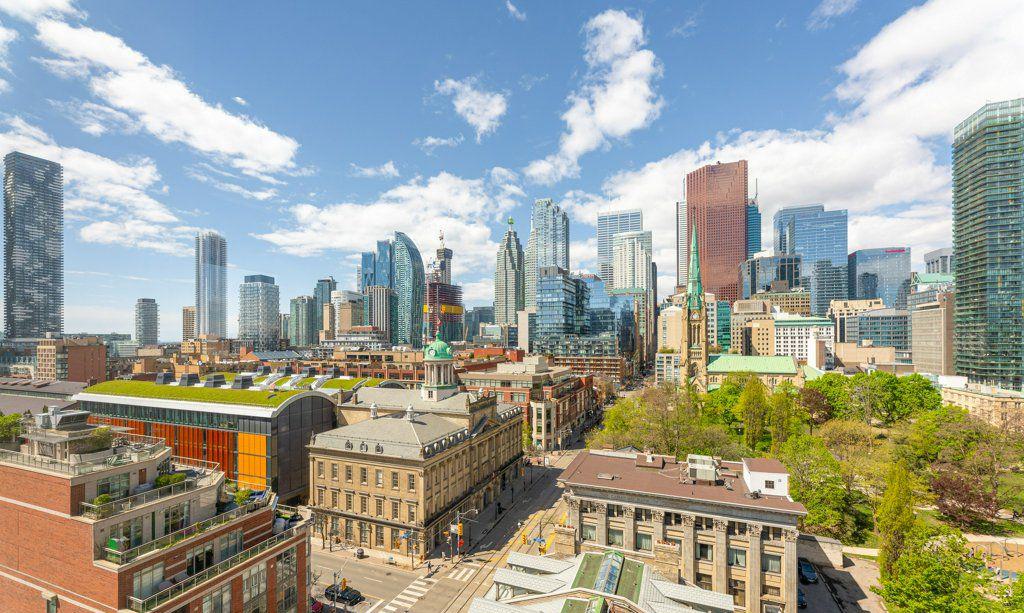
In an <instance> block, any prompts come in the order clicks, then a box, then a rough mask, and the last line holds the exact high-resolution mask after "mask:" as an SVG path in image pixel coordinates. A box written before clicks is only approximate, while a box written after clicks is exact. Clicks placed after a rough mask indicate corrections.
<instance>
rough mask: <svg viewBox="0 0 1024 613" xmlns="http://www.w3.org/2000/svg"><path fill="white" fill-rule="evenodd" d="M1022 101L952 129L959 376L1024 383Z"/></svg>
mask: <svg viewBox="0 0 1024 613" xmlns="http://www.w3.org/2000/svg"><path fill="white" fill-rule="evenodd" d="M1022 201H1024V98H1018V99H1016V100H1006V101H1003V102H993V103H989V104H986V105H985V106H983V107H981V108H980V109H978V111H977V112H975V113H974V114H973V115H971V116H970V117H968V118H967V119H965V120H964V121H963V122H961V123H960V125H958V126H956V129H955V130H954V131H953V251H954V252H955V253H956V260H957V261H956V267H955V276H956V297H955V301H956V308H955V316H954V335H953V338H954V346H955V355H956V358H955V361H956V374H958V375H961V376H966V377H968V379H970V380H971V381H974V382H978V383H987V384H992V385H999V386H1002V387H1008V388H1013V389H1020V388H1021V386H1022V384H1024V352H1021V347H1022V346H1024V316H1022V313H1021V303H1022V301H1024V286H1022V279H1024V252H1022V251H1021V242H1022V239H1024V217H1022V216H1021V211H1020V209H1021V202H1022Z"/></svg>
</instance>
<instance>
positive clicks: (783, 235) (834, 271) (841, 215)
mask: <svg viewBox="0 0 1024 613" xmlns="http://www.w3.org/2000/svg"><path fill="white" fill-rule="evenodd" d="M847 222H848V219H847V212H846V210H845V209H836V210H830V211H826V210H825V207H824V206H822V205H820V204H807V205H801V206H790V207H785V208H782V209H779V211H778V212H777V213H775V217H774V219H773V222H772V226H773V236H774V241H775V252H776V253H779V254H793V255H799V256H800V285H801V286H802V287H804V288H806V289H807V290H808V291H810V293H811V313H812V314H814V315H817V316H823V315H825V314H827V313H828V307H829V304H830V303H831V302H832V301H833V300H846V299H847V298H848V288H847V285H848V282H849V274H848V271H847V268H846V267H847V253H848V252H847V229H848V226H847Z"/></svg>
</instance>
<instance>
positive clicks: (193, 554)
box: [185, 541, 213, 576]
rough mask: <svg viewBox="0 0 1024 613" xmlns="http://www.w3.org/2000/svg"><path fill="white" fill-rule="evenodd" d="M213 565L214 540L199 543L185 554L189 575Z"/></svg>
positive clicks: (186, 568)
mask: <svg viewBox="0 0 1024 613" xmlns="http://www.w3.org/2000/svg"><path fill="white" fill-rule="evenodd" d="M211 566H213V542H212V541H211V542H208V543H204V544H202V545H197V546H196V547H193V548H191V549H189V550H188V552H187V553H186V554H185V570H186V572H188V574H189V576H191V575H194V574H196V573H201V572H203V571H204V570H206V569H207V568H210V567H211Z"/></svg>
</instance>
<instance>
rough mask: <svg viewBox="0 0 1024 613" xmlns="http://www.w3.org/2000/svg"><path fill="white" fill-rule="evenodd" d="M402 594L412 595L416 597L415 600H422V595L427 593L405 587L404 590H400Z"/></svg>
mask: <svg viewBox="0 0 1024 613" xmlns="http://www.w3.org/2000/svg"><path fill="white" fill-rule="evenodd" d="M402 593H403V594H412V595H413V596H416V597H417V598H422V597H423V595H424V594H426V593H427V590H425V589H422V588H414V587H407V588H405V589H404V590H402Z"/></svg>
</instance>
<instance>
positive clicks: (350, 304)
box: [331, 289, 366, 334]
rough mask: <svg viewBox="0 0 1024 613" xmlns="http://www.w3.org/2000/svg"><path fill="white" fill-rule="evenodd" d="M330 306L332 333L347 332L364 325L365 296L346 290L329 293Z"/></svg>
mask: <svg viewBox="0 0 1024 613" xmlns="http://www.w3.org/2000/svg"><path fill="white" fill-rule="evenodd" d="M331 304H332V305H334V332H335V334H337V333H339V332H348V331H350V330H351V329H352V328H353V327H355V326H362V325H365V324H364V322H365V321H366V296H364V295H363V294H360V293H358V292H350V291H348V290H345V289H343V290H335V291H333V292H331Z"/></svg>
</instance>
